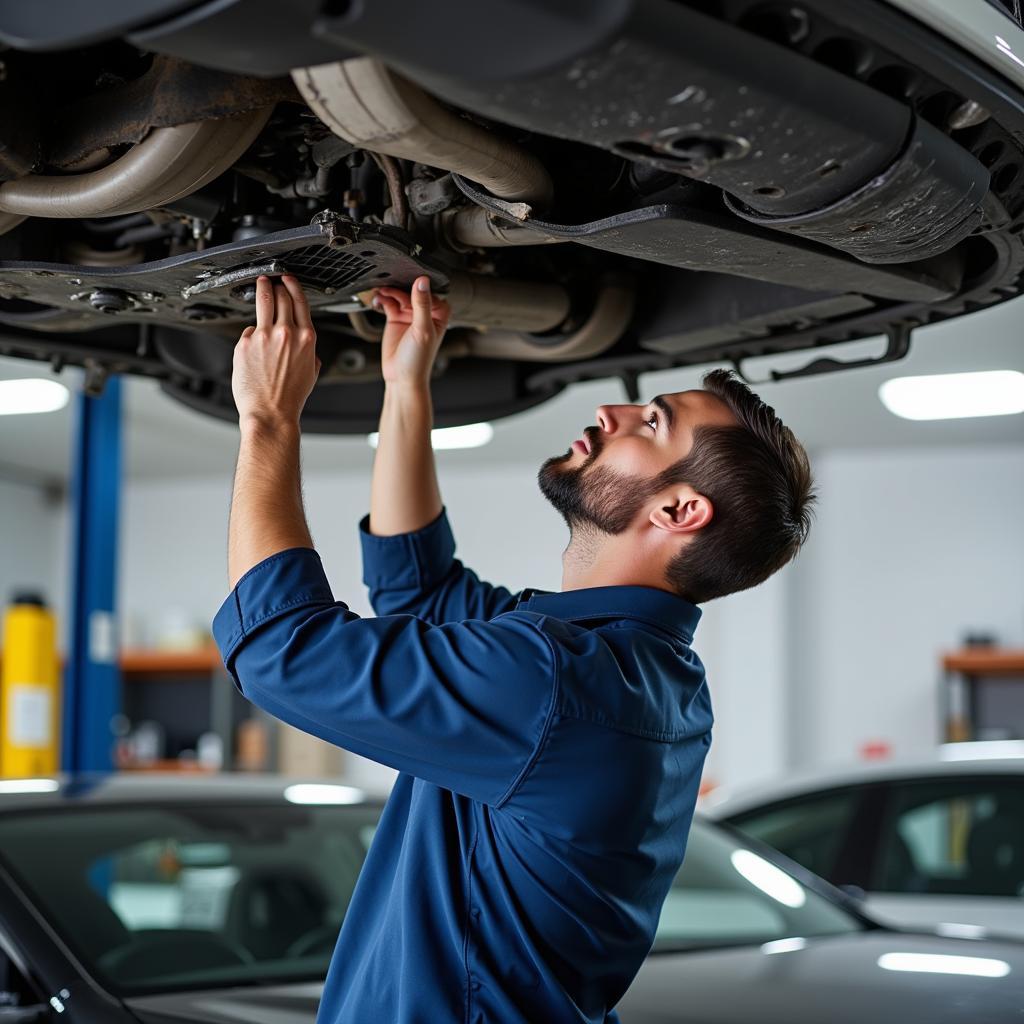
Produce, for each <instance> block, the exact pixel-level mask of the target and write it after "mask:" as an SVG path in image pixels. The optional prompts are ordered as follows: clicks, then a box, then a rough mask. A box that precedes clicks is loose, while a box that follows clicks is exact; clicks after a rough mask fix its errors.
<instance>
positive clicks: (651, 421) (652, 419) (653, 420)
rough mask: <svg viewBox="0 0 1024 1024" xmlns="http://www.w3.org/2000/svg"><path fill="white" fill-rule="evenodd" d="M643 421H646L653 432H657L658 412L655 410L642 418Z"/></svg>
mask: <svg viewBox="0 0 1024 1024" xmlns="http://www.w3.org/2000/svg"><path fill="white" fill-rule="evenodd" d="M644 423H646V424H647V425H648V426H649V427H650V428H651V430H653V431H654V432H655V433H657V432H658V414H657V413H656V412H652V413H651V415H650V416H648V417H647V419H645V420H644Z"/></svg>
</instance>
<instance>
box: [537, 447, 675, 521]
mask: <svg viewBox="0 0 1024 1024" xmlns="http://www.w3.org/2000/svg"><path fill="white" fill-rule="evenodd" d="M599 454H600V448H599V442H598V441H597V440H596V439H595V440H594V447H593V448H592V449H591V451H590V454H589V455H588V456H587V458H586V459H585V460H584V462H583V464H582V465H581V466H577V467H576V468H575V469H564V468H562V467H563V465H564V463H566V462H568V461H569V459H571V458H572V450H571V449H570V450H569V451H568V452H567V453H566V454H565V455H556V456H554V457H553V458H550V459H548V460H547V461H546V462H545V463H544V464H543V465H542V466H541V467H540V470H539V472H538V473H537V483H538V485H539V486H540V491H541V494H543V495H544V497H545V498H547V499H548V501H550V502H551V504H552V505H553V506H554V508H555V509H556V511H558V512H559V513H560V514H561V516H562V518H563V519H564V520H565V523H566V526H568V527H569V534H570V536H575V535H576V532H577V531H578V530H580V528H583V529H584V531H585V532H588V533H589V532H590V531H591V530H598V531H600V532H601V533H605V534H620V533H624V532H625V531H626V530H627V529H628V528H629V525H630V523H632V522H633V520H634V519H636V517H637V515H638V514H639V512H640V510H641V509H642V508H643V506H644V504H645V503H646V502H647V501H648V500H649V499H650V498H651V497H652V495H653V494H654V493H656V492H655V490H653V489H652V486H651V481H650V480H646V479H644V478H643V477H637V476H631V475H629V474H628V473H618V472H616V471H615V470H613V469H609V468H608V467H607V466H594V465H593V460H594V459H595V458H597V456H598V455H599Z"/></svg>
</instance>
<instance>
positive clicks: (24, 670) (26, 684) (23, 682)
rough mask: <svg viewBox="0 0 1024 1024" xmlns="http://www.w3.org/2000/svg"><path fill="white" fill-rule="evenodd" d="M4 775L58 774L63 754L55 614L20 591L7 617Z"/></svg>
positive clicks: (0, 752) (0, 757) (0, 680)
mask: <svg viewBox="0 0 1024 1024" xmlns="http://www.w3.org/2000/svg"><path fill="white" fill-rule="evenodd" d="M2 657H3V671H2V672H0V777H3V778H8V779H11V778H26V777H30V776H38V775H54V774H56V772H57V767H58V762H59V757H60V728H59V724H58V723H59V721H60V719H59V715H60V667H59V664H58V660H57V646H56V624H55V621H54V617H53V613H52V612H51V611H50V610H49V608H47V607H46V604H45V602H44V601H43V599H42V598H41V597H39V596H38V595H36V594H28V593H25V594H16V595H15V597H14V599H13V601H12V603H11V604H10V605H9V606H8V608H7V612H6V613H5V615H4V627H3V650H2Z"/></svg>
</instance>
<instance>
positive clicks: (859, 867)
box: [725, 786, 880, 888]
mask: <svg viewBox="0 0 1024 1024" xmlns="http://www.w3.org/2000/svg"><path fill="white" fill-rule="evenodd" d="M878 792H879V791H878V788H877V787H875V786H860V787H858V786H844V787H837V788H835V789H829V790H823V791H820V792H815V793H809V794H804V795H801V796H798V797H792V798H790V799H787V800H780V801H777V802H775V803H771V804H763V805H762V806H760V807H758V808H756V809H753V810H749V811H743V812H740V813H738V814H735V815H731V816H729V817H728V818H727V819H725V820H727V821H728V822H729V824H731V825H734V826H735V827H736V828H738V829H740V830H741V831H742V832H745V833H746V834H747V835H750V836H753V837H754V838H755V839H759V840H761V842H763V843H767V844H768V845H769V846H773V847H775V849H776V850H778V851H779V852H780V853H783V854H785V855H786V856H787V857H789V858H790V859H791V860H795V861H796V862H797V863H798V864H802V865H803V866H804V867H805V868H808V869H809V870H810V871H813V872H814V873H815V874H816V875H820V876H821V877H822V878H825V879H827V880H828V881H830V882H832V884H833V885H839V886H851V887H854V886H855V887H857V888H864V887H865V886H866V883H867V881H868V877H869V876H868V870H869V866H870V861H871V850H872V847H873V843H872V839H873V837H874V836H875V835H876V834H877V825H878V812H879V807H880V805H879V801H878Z"/></svg>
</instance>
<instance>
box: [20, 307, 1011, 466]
mask: <svg viewBox="0 0 1024 1024" xmlns="http://www.w3.org/2000/svg"><path fill="white" fill-rule="evenodd" d="M1020 302H1021V300H1018V301H1016V302H1008V303H1004V304H1002V305H1000V306H997V307H995V308H994V309H989V310H983V311H980V312H977V313H974V314H972V315H970V316H968V317H966V318H962V319H959V320H954V321H950V322H948V323H943V324H938V325H936V326H934V327H929V328H926V329H924V330H922V331H919V332H918V333H917V334H916V335H915V336H914V347H913V350H912V352H911V355H910V357H909V358H908V359H906V360H905V361H904V362H902V363H899V364H895V365H894V366H887V367H880V368H875V369H864V370H853V371H849V372H845V373H840V374H835V375H832V376H824V377H812V378H806V379H803V380H795V381H788V382H784V383H778V384H768V385H765V386H764V387H763V388H761V389H759V390H760V393H761V394H762V395H763V396H764V397H765V398H766V399H767V400H768V401H769V402H771V403H772V404H773V405H775V407H776V409H777V410H778V411H779V413H780V415H781V416H782V417H783V419H784V420H785V421H786V422H787V423H788V424H789V425H790V426H792V427H793V429H794V430H795V431H796V433H797V435H798V436H799V437H800V438H802V439H803V441H804V442H805V444H806V445H807V447H808V448H810V449H811V450H822V449H828V448H840V447H893V446H915V445H949V444H989V443H1012V442H1018V443H1019V442H1021V441H1024V416H1019V415H1018V416H1001V417H993V418H991V419H973V420H949V421H943V422H932V423H915V422H910V421H906V420H900V419H897V418H896V417H895V416H893V415H892V414H890V413H889V412H887V411H886V410H885V409H884V408H883V406H882V404H881V403H880V402H879V400H878V386H879V384H881V383H882V381H884V380H887V379H888V378H890V377H894V376H903V375H907V374H928V373H950V372H957V371H964V370H990V369H1017V370H1024V328H1022V326H1021V309H1022V307H1021V304H1020ZM881 348H882V343H881V339H875V340H868V341H863V342H857V343H854V344H850V345H846V346H841V347H838V348H837V349H836V350H835V351H836V353H837V354H838V355H841V356H842V357H843V358H852V357H855V356H858V355H867V354H869V353H874V352H877V351H879V350H880V349H881ZM808 359H809V357H808V355H807V354H806V353H798V354H796V355H794V356H790V357H785V359H784V357H773V359H771V360H768V361H766V365H763V366H762V365H754V364H751V365H749V366H748V367H747V371H748V373H749V374H750V375H751V376H752V377H761V376H762V375H764V374H765V371H766V370H767V368H768V366H774V367H776V368H779V369H783V368H789V367H792V366H798V365H801V364H803V363H805V362H807V361H808ZM707 368H708V367H701V368H700V369H693V370H669V371H664V372H662V373H652V374H648V375H646V376H645V377H643V378H642V379H641V391H642V397H643V399H644V400H646V399H648V398H650V396H651V395H653V394H656V393H658V392H663V391H679V390H684V389H686V388H692V387H697V386H699V380H700V375H701V373H702V372H703V371H704V370H705V369H707ZM38 376H53V375H52V374H51V373H49V371H48V367H47V366H46V364H43V363H34V362H29V361H25V360H15V359H0V379H4V378H12V377H38ZM58 379H63V380H65V381H66V382H67V383H69V385H76V384H77V382H78V380H79V379H80V376H79V373H78V371H75V370H71V369H69V370H65V371H64V374H63V376H62V377H61V378H58ZM125 394H126V408H127V413H126V424H125V428H126V429H125V437H126V444H127V470H128V474H129V476H130V477H132V478H153V477H174V476H196V475H203V474H220V473H230V472H231V468H232V466H233V461H234V455H235V451H236V448H237V430H236V428H235V427H234V426H233V425H231V424H227V423H222V422H218V421H214V420H210V419H207V418H205V417H203V416H200V415H199V414H197V413H193V412H191V411H189V410H187V409H185V408H183V407H181V406H178V405H177V404H175V403H174V402H172V401H171V400H170V399H168V398H166V397H165V396H164V395H163V394H162V393H161V392H160V390H159V388H158V387H157V385H156V384H154V383H152V382H150V381H145V380H135V379H132V380H128V381H127V383H126V391H125ZM622 401H625V399H624V398H623V391H622V387H621V385H620V384H619V383H618V382H616V381H591V382H588V383H586V384H581V385H577V386H575V387H573V388H570V389H569V390H568V391H566V392H564V393H563V394H562V395H560V396H559V397H558V398H556V399H555V400H554V401H552V402H549V403H548V404H546V405H544V406H541V407H540V408H537V409H533V410H531V411H528V412H526V413H522V414H520V415H518V416H515V417H512V418H509V419H506V420H499V421H497V422H496V423H495V434H494V441H493V442H492V443H491V444H489V445H487V446H486V447H484V448H479V449H473V450H464V451H446V452H441V453H439V456H438V458H439V462H440V464H441V466H442V467H443V466H445V465H452V464H480V463H486V464H493V463H494V462H496V461H501V462H509V463H513V462H515V463H523V462H525V463H527V464H533V465H539V464H540V462H541V461H543V459H545V458H547V457H548V456H549V455H554V454H561V452H563V451H565V450H566V449H567V448H568V447H569V444H570V443H571V442H572V440H573V439H574V438H576V437H578V436H579V435H580V433H581V431H582V429H583V427H585V426H587V425H589V424H592V423H594V408H595V406H597V405H598V404H599V403H601V402H622ZM73 410H74V402H72V403H71V404H69V405H68V407H67V408H66V409H64V410H62V411H61V412H58V413H50V414H46V415H39V416H11V417H2V418H0V478H4V479H12V480H25V481H27V482H28V481H31V482H39V483H46V482H54V483H61V482H64V481H66V479H67V473H68V452H69V437H70V430H71V428H72V423H73ZM304 444H305V448H304V465H305V467H306V469H307V471H308V470H342V471H344V470H361V469H363V470H367V471H368V470H369V468H370V465H371V463H372V459H373V451H372V450H371V449H370V448H369V446H368V445H367V444H366V442H365V440H363V439H362V438H351V437H309V438H307V439H306V441H305V443H304Z"/></svg>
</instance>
